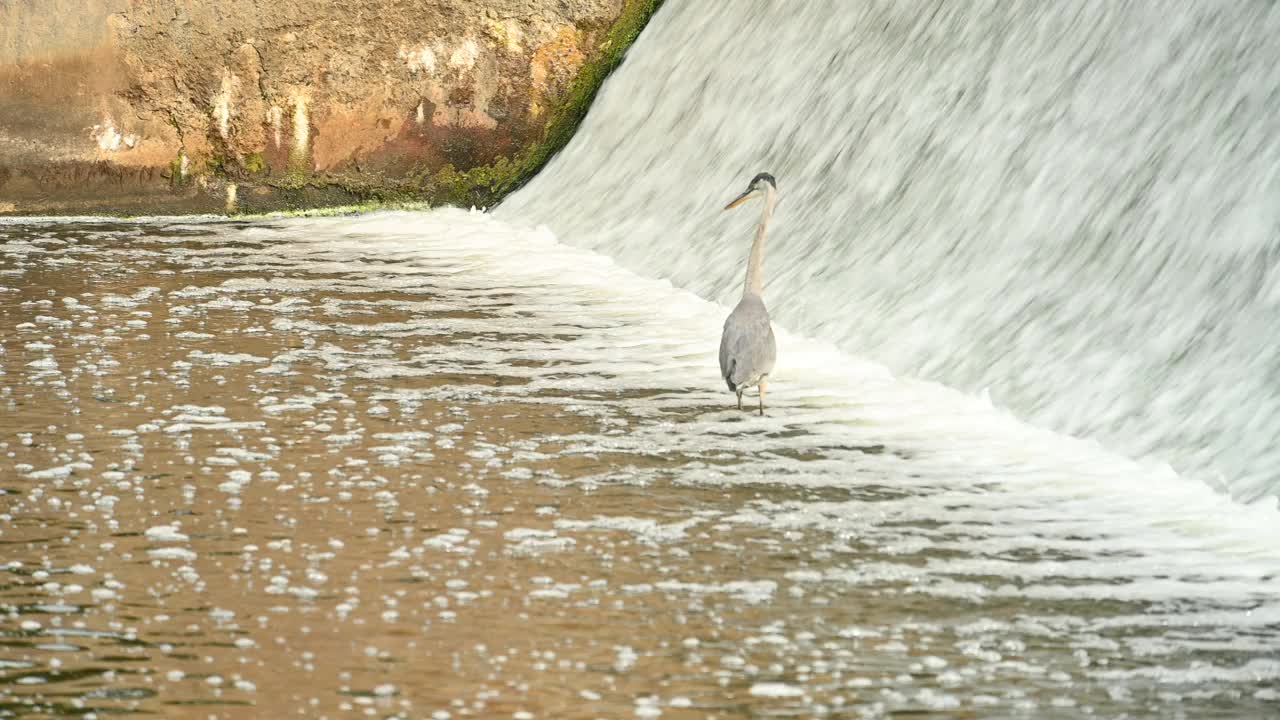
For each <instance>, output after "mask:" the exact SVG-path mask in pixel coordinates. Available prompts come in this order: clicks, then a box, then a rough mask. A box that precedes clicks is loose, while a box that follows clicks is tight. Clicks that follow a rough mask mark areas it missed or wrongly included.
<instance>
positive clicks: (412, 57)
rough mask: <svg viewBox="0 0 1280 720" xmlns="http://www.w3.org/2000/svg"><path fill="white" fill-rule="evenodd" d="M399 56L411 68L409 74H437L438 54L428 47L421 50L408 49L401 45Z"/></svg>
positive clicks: (424, 46)
mask: <svg viewBox="0 0 1280 720" xmlns="http://www.w3.org/2000/svg"><path fill="white" fill-rule="evenodd" d="M399 56H400V59H401V60H404V61H405V64H406V65H408V66H409V72H411V73H413V74H414V75H417V74H418V73H419V72H422V73H423V74H426V75H434V74H435V72H436V53H435V51H434V50H432V49H431V48H430V47H429V46H427V45H423V46H422V47H419V48H406V47H405V46H403V45H401V46H400V52H399Z"/></svg>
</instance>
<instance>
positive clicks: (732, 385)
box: [720, 173, 778, 415]
mask: <svg viewBox="0 0 1280 720" xmlns="http://www.w3.org/2000/svg"><path fill="white" fill-rule="evenodd" d="M753 198H763V199H764V210H763V211H762V212H761V214H760V224H759V225H757V226H756V239H755V241H754V242H752V243H751V254H750V255H749V256H748V259H747V282H746V286H745V287H744V288H743V290H742V299H741V300H739V301H738V305H737V307H735V308H734V309H733V312H731V313H729V317H728V319H726V320H725V321H724V334H722V335H721V336H720V375H721V376H722V377H723V378H724V381H725V382H726V383H727V384H728V385H729V389H730V390H731V391H733V392H735V393H737V394H738V409H739V410H741V409H742V393H743V391H744V390H746V389H747V388H749V387H751V386H753V385H754V386H756V387H758V388H759V389H760V414H761V415H764V393H765V390H766V389H767V388H768V378H769V373H771V372H773V363H774V360H776V359H777V355H778V348H777V345H776V344H775V343H774V340H773V326H772V325H770V323H769V311H768V310H767V309H766V308H765V306H764V297H763V294H764V267H763V266H764V238H765V232H766V231H767V230H768V229H769V218H770V217H772V216H773V207H774V205H776V204H777V203H778V186H777V183H775V182H774V179H773V176H772V175H770V174H769V173H760V174H759V175H756V176H755V178H753V179H752V180H751V184H750V185H748V186H747V190H746V192H744V193H742V194H741V195H739V196H738V197H736V198H734V199H733V202H731V203H729V204H728V205H726V206H725V207H724V209H725V210H730V209H732V208H735V207H738V206H739V205H741V204H742V203H744V202H746V201H747V200H751V199H753Z"/></svg>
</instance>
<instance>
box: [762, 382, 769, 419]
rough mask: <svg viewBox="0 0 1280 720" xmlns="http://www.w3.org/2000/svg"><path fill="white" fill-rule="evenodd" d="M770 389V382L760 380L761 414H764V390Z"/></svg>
mask: <svg viewBox="0 0 1280 720" xmlns="http://www.w3.org/2000/svg"><path fill="white" fill-rule="evenodd" d="M768 389H769V383H767V382H765V381H763V380H761V381H760V414H761V415H762V416H763V415H764V391H765V390H768Z"/></svg>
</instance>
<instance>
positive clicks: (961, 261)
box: [497, 0, 1280, 501]
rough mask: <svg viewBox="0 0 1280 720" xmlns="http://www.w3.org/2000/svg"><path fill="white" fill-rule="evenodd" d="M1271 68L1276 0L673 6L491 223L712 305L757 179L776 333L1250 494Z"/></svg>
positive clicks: (1276, 225)
mask: <svg viewBox="0 0 1280 720" xmlns="http://www.w3.org/2000/svg"><path fill="white" fill-rule="evenodd" d="M1276 67H1280V7H1277V5H1276V4H1275V3H1270V2H1262V1H1256V2H1240V3H1202V2H1197V1H1195V0H1179V1H1178V2H1175V3H1162V4H1159V5H1154V4H1144V3H1132V4H1125V5H1119V4H1113V3H1089V4H1083V5H1082V4H1077V3H1038V4H1023V3H988V2H969V3H952V2H931V3H927V4H926V3H909V4H902V3H835V2H815V3H786V2H777V1H774V0H742V2H734V3H719V4H716V3H698V2H693V1H692V0H668V1H667V3H666V4H665V5H664V7H663V8H662V10H660V11H659V13H658V14H657V15H656V16H655V18H654V19H653V21H652V23H651V24H650V26H649V28H648V29H647V30H646V31H645V34H644V36H643V37H642V38H641V39H640V41H639V42H638V43H637V44H636V46H635V47H634V48H633V49H632V51H631V53H630V54H629V56H628V58H627V61H626V62H625V63H624V65H623V66H622V67H621V68H620V69H619V71H618V72H617V73H616V74H615V75H614V76H613V77H612V78H611V79H610V81H609V82H608V83H607V85H606V87H605V88H604V90H603V91H602V92H601V94H600V96H599V97H598V98H597V100H596V103H595V105H594V107H593V108H592V110H591V113H590V114H589V116H588V118H587V120H586V122H585V123H584V124H583V126H582V128H581V129H580V130H579V132H578V134H577V136H576V137H575V138H574V140H573V142H572V143H571V144H570V145H569V147H568V148H567V149H566V150H565V151H564V152H563V153H561V154H560V155H559V156H558V157H557V158H556V159H555V160H554V161H553V162H552V163H551V164H550V165H549V166H548V167H547V168H546V169H545V170H544V171H543V172H542V174H541V175H540V176H539V177H538V178H537V179H535V180H534V181H533V182H532V183H531V184H530V185H529V186H528V187H527V188H525V189H524V190H522V191H521V192H519V193H518V194H516V195H515V196H513V197H511V198H509V199H508V200H507V201H506V202H505V203H504V204H503V205H502V206H501V207H500V208H498V210H497V214H498V215H499V216H501V217H504V218H508V219H512V220H517V221H520V222H522V223H541V224H546V225H548V226H549V227H550V228H551V229H552V230H553V231H554V232H555V233H556V234H557V235H558V236H559V237H560V238H561V239H562V240H564V241H565V242H568V243H572V244H577V245H581V246H585V247H589V248H592V249H594V250H597V251H600V252H603V253H606V254H609V255H611V256H613V257H615V258H616V259H618V261H619V262H621V263H622V264H624V265H626V266H628V267H630V268H632V269H634V270H636V271H638V272H641V273H644V274H647V275H651V276H659V277H667V278H670V279H671V281H672V282H673V283H674V284H676V285H677V286H681V287H685V288H688V289H691V290H693V291H695V292H697V293H699V294H701V295H703V296H704V297H708V298H714V299H717V300H720V301H722V302H725V303H726V304H728V303H730V302H731V300H732V299H733V297H734V294H735V293H736V292H737V291H738V290H739V287H740V285H741V275H742V265H743V262H744V257H745V251H746V248H747V245H748V244H749V242H750V227H748V225H749V221H748V220H746V219H744V217H743V216H734V215H732V214H721V213H720V212H719V208H720V207H721V206H722V205H723V204H724V202H725V201H726V200H728V199H729V198H731V197H732V196H733V195H734V194H735V192H736V190H737V189H738V188H739V187H740V186H741V185H742V183H743V182H745V181H746V180H747V179H749V178H750V177H751V176H752V175H754V174H755V173H756V172H759V171H769V172H772V173H773V174H774V175H776V176H777V177H778V185H779V190H780V194H781V198H782V199H781V203H780V205H779V207H778V211H777V217H776V221H775V226H774V227H775V229H774V231H773V238H772V240H771V247H770V254H769V258H768V260H767V266H768V268H769V272H768V285H767V287H766V299H767V301H768V303H769V306H770V309H771V311H772V313H773V315H774V318H775V322H777V323H778V324H779V325H781V326H783V327H785V328H788V329H790V330H792V331H797V332H802V333H804V334H807V335H811V336H814V337H818V338H823V339H826V340H830V341H832V342H835V343H836V344H837V345H838V346H839V347H840V348H842V349H843V350H845V351H847V352H849V353H851V354H854V355H859V356H866V357H870V358H873V359H875V360H878V361H880V362H883V363H885V364H887V365H888V366H889V367H890V368H892V369H893V370H895V371H897V372H900V373H906V374H911V375H916V376H921V377H925V378H929V379H934V380H939V381H942V382H945V383H947V384H950V385H952V386H954V387H958V388H960V389H963V390H965V391H968V392H972V393H980V392H983V391H987V392H989V393H990V396H991V398H992V400H993V402H995V403H996V404H997V405H1001V406H1004V407H1008V408H1010V409H1012V410H1013V411H1014V412H1016V413H1017V414H1018V415H1020V416H1021V417H1023V418H1026V419H1027V420H1029V421H1031V422H1033V423H1036V424H1040V425H1044V426H1047V427H1050V428H1052V429H1055V430H1058V431H1061V432H1065V433H1069V434H1072V435H1077V436H1082V437H1092V438H1096V439H1098V440H1100V441H1102V442H1103V443H1105V444H1106V445H1108V446H1110V447H1112V448H1114V449H1116V450H1118V451H1121V452H1124V453H1126V454H1129V455H1132V456H1135V457H1141V458H1146V459H1158V460H1162V461H1167V462H1169V463H1170V464H1171V465H1173V467H1174V468H1175V469H1177V470H1178V471H1179V472H1180V473H1182V474H1184V475H1188V476H1191V477H1196V478H1199V479H1201V480H1203V481H1205V482H1207V483H1209V484H1211V485H1214V486H1215V487H1219V488H1221V489H1222V490H1224V491H1226V492H1230V493H1231V494H1232V495H1233V496H1235V497H1237V498H1239V499H1241V500H1246V501H1247V500H1252V499H1256V498H1259V497H1262V496H1268V495H1275V494H1277V493H1278V492H1280V471H1278V470H1277V468H1280V446H1277V445H1276V444H1275V442H1274V440H1275V438H1276V437H1278V436H1280V355H1277V353H1276V351H1275V348H1276V347H1277V345H1278V344H1280V329H1278V328H1277V325H1276V323H1275V322H1274V316H1275V313H1276V311H1277V306H1278V305H1280V113H1277V112H1275V108H1276V107H1280V73H1277V72H1275V68H1276ZM785 362H786V359H785V358H781V360H780V369H782V368H784V367H785ZM783 371H784V372H785V370H783ZM778 392H779V393H785V389H784V388H782V387H781V386H779V388H778Z"/></svg>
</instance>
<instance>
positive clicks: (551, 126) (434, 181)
mask: <svg viewBox="0 0 1280 720" xmlns="http://www.w3.org/2000/svg"><path fill="white" fill-rule="evenodd" d="M661 6H662V0H626V2H625V4H624V5H623V8H622V14H621V15H620V16H619V17H618V20H617V22H615V23H614V24H613V26H612V27H610V28H609V31H608V32H607V33H606V34H605V38H604V41H603V42H601V44H600V46H599V48H598V49H597V51H596V52H595V53H594V54H593V56H592V57H590V58H588V59H587V62H586V63H585V64H584V65H583V67H582V69H581V70H579V72H578V74H577V76H576V77H575V78H574V80H573V82H572V83H571V84H570V85H569V88H568V89H567V90H566V91H565V93H564V94H563V95H562V96H561V97H560V98H559V99H558V100H557V101H556V102H555V103H554V105H552V106H551V107H550V108H549V110H548V116H547V123H546V125H545V126H544V131H543V134H542V138H541V140H540V141H538V142H533V143H530V144H529V145H528V146H526V147H525V148H524V149H523V150H521V151H520V152H519V153H518V154H517V155H516V156H515V158H514V159H507V158H499V159H498V160H497V161H495V162H494V163H492V164H490V165H482V166H479V167H474V168H471V169H470V170H465V171H459V170H457V169H456V168H454V167H453V166H452V165H446V166H444V167H443V168H441V169H440V170H437V171H436V172H435V173H434V174H433V175H431V176H430V177H428V178H426V179H424V180H423V182H422V195H423V196H424V197H425V198H426V199H428V200H430V201H431V202H432V203H433V204H443V205H457V206H462V207H466V206H468V205H471V206H476V207H492V206H493V205H495V204H497V203H498V202H499V201H500V200H502V198H504V197H506V196H507V195H508V194H510V193H512V192H514V191H515V190H517V189H518V188H519V187H520V186H521V185H524V184H525V183H526V182H528V181H529V179H530V178H532V177H533V176H534V175H535V174H537V172H538V171H539V170H541V169H542V167H543V166H544V165H546V164H547V161H549V160H550V159H551V158H552V157H554V156H555V154H556V153H558V152H560V150H562V149H563V148H564V146H565V145H567V144H568V143H569V140H570V139H571V138H572V137H573V133H574V132H575V131H576V130H577V129H578V126H579V125H580V124H581V123H582V119H583V118H584V117H586V115H587V110H588V109H590V107H591V101H592V100H593V99H595V96H596V92H598V91H599V90H600V86H601V85H603V84H604V81H605V79H606V78H608V77H609V74H610V73H612V72H613V71H614V69H615V68H617V67H618V65H619V64H621V63H622V59H623V57H624V56H625V55H626V51H627V48H629V47H631V44H632V43H634V42H635V40H636V38H637V37H638V36H639V35H640V31H642V30H644V26H645V25H646V24H647V23H648V22H649V18H651V17H653V14H654V13H655V12H656V11H657V10H658V8H659V7H661Z"/></svg>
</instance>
